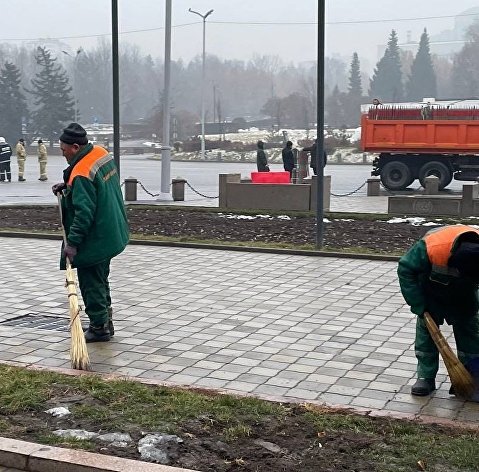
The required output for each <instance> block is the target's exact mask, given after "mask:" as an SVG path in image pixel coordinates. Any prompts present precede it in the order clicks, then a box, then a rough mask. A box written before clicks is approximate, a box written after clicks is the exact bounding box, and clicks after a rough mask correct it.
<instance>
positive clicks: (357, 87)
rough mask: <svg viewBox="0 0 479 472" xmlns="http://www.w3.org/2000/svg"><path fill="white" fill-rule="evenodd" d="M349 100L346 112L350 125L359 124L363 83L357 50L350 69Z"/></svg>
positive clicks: (346, 104)
mask: <svg viewBox="0 0 479 472" xmlns="http://www.w3.org/2000/svg"><path fill="white" fill-rule="evenodd" d="M346 98H347V100H346V101H345V103H344V113H345V116H346V117H347V119H348V120H347V125H348V126H358V124H359V121H360V116H361V102H362V101H363V85H362V81H361V68H360V62H359V57H358V54H357V53H356V52H355V53H354V54H353V58H352V60H351V67H350V69H349V87H348V93H347V97H346Z"/></svg>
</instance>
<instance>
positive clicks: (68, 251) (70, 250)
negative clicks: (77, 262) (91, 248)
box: [63, 244, 77, 262]
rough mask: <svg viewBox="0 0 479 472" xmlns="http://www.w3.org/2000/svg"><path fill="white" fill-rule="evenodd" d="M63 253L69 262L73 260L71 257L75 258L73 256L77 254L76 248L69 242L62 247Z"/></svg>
mask: <svg viewBox="0 0 479 472" xmlns="http://www.w3.org/2000/svg"><path fill="white" fill-rule="evenodd" d="M63 255H64V256H65V257H66V258H68V260H69V261H70V262H73V259H74V258H75V256H76V255H77V248H76V247H75V246H70V245H69V244H67V245H66V246H65V247H64V248H63Z"/></svg>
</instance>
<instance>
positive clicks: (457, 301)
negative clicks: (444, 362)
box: [398, 225, 479, 396]
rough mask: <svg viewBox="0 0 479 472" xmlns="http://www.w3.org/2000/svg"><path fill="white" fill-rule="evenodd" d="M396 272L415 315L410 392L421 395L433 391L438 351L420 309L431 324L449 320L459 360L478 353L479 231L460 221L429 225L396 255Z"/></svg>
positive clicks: (469, 358)
mask: <svg viewBox="0 0 479 472" xmlns="http://www.w3.org/2000/svg"><path fill="white" fill-rule="evenodd" d="M398 277H399V285H400V287H401V293H402V295H403V297H404V300H405V301H406V303H407V304H408V305H409V306H410V308H411V311H412V312H413V313H414V314H415V315H416V316H417V319H416V339H415V343H414V350H415V353H416V358H417V380H416V382H415V384H414V385H413V386H412V387H411V394H412V395H417V396H427V395H429V394H431V393H432V392H433V391H434V390H436V374H437V372H438V369H439V351H438V349H437V347H436V345H435V344H434V341H433V339H432V337H431V335H430V334H429V330H428V329H427V327H426V323H425V321H424V313H425V312H428V313H429V314H430V315H431V316H432V317H433V319H434V321H435V322H436V324H437V325H442V324H443V323H444V321H445V322H446V323H447V324H449V325H452V329H453V332H454V339H455V340H456V346H457V354H458V357H459V360H460V361H461V362H462V363H463V364H464V365H468V364H469V363H470V362H471V361H472V360H473V359H476V358H479V315H478V309H479V297H478V291H477V289H478V286H479V231H478V230H477V229H476V228H473V227H471V226H465V225H452V226H443V227H440V228H436V229H432V230H430V231H429V232H427V233H426V235H425V236H424V237H423V238H421V239H420V240H419V241H417V242H416V243H415V244H414V245H413V246H412V247H411V248H410V249H409V251H408V252H407V253H406V254H404V256H402V257H401V259H400V260H399V266H398ZM449 393H450V394H454V389H452V388H451V390H450V391H449Z"/></svg>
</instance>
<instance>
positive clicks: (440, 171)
mask: <svg viewBox="0 0 479 472" xmlns="http://www.w3.org/2000/svg"><path fill="white" fill-rule="evenodd" d="M430 175H435V176H436V177H438V178H439V190H442V189H443V188H445V187H447V186H448V185H449V184H450V183H451V180H452V171H451V169H450V168H449V166H447V165H446V164H444V163H443V162H439V161H430V162H426V163H425V164H424V165H423V166H422V167H421V168H420V169H419V182H421V185H422V186H423V187H424V186H425V182H424V179H425V178H426V177H428V176H430Z"/></svg>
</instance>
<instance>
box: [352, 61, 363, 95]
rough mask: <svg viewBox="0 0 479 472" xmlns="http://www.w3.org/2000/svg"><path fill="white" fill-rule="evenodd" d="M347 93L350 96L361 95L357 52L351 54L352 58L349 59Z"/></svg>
mask: <svg viewBox="0 0 479 472" xmlns="http://www.w3.org/2000/svg"><path fill="white" fill-rule="evenodd" d="M348 94H349V96H350V97H362V96H363V85H362V82H361V66H360V62H359V57H358V53H357V52H355V53H354V54H353V58H352V60H351V67H350V69H349V87H348Z"/></svg>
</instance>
